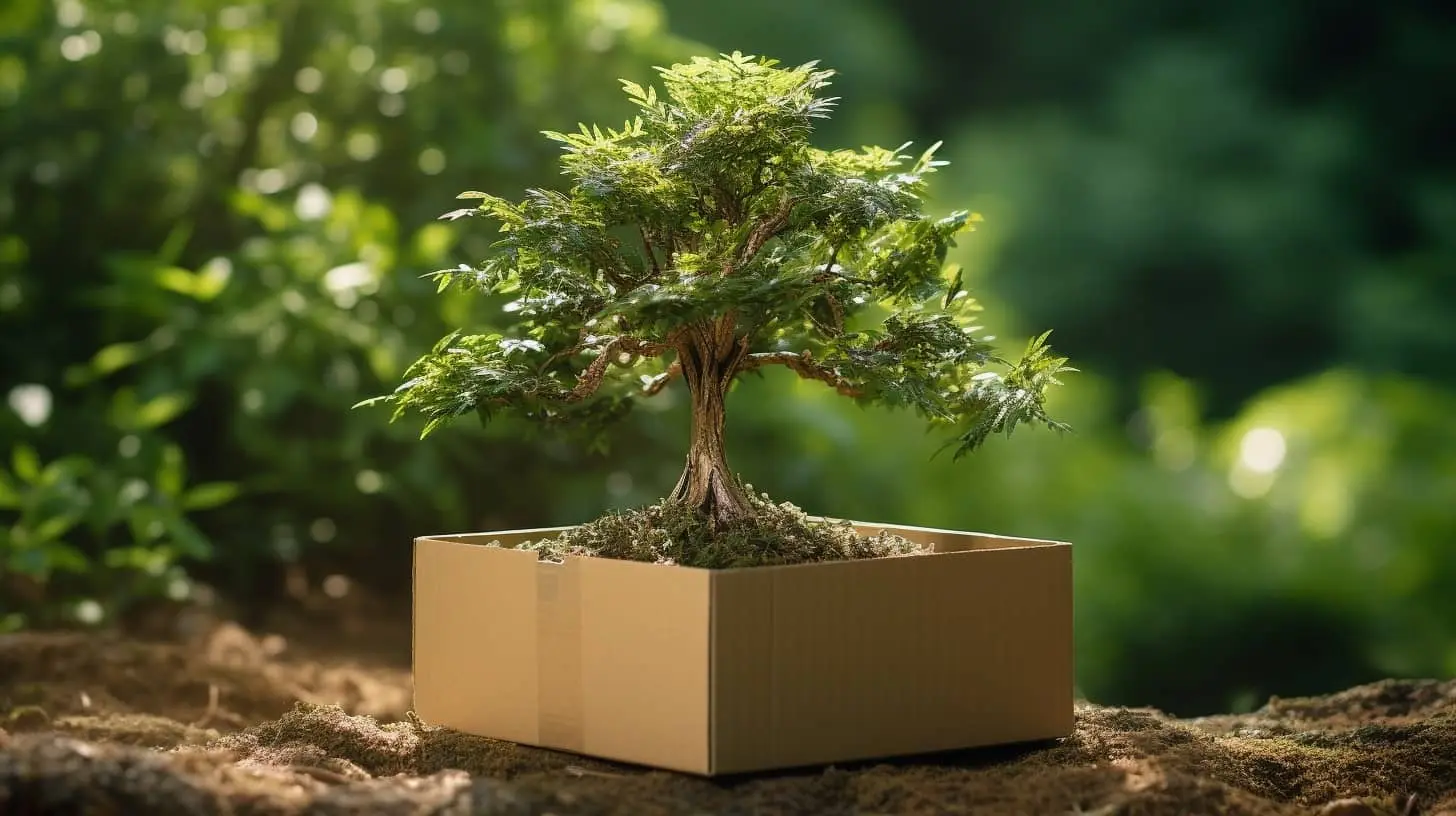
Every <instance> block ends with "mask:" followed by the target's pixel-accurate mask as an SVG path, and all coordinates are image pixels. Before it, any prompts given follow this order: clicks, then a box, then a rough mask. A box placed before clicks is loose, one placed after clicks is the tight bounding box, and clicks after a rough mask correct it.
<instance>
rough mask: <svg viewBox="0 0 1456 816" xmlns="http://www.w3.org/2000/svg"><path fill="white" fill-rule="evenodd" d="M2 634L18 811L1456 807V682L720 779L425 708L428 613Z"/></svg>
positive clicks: (1090, 716)
mask: <svg viewBox="0 0 1456 816" xmlns="http://www.w3.org/2000/svg"><path fill="white" fill-rule="evenodd" d="M392 620H393V628H392V629H391V628H390V626H382V627H381V626H379V625H371V626H369V627H364V628H360V627H348V626H340V625H337V624H336V623H330V622H328V621H320V620H318V619H313V620H308V619H303V618H299V619H295V620H293V621H291V622H280V623H279V624H278V626H277V627H275V631H258V632H250V631H245V630H243V629H242V628H240V627H238V626H237V625H235V624H231V623H227V622H219V621H215V620H202V621H198V620H193V621H191V622H190V623H187V625H185V626H168V627H164V628H165V629H166V631H164V632H152V633H151V634H150V635H139V634H136V633H133V634H130V635H128V636H126V637H123V636H120V635H117V634H95V633H21V634H15V635H7V636H0V813H5V814H14V815H15V816H21V815H22V814H42V813H45V814H52V813H54V814H67V813H75V814H127V813H177V814H301V813H310V814H312V813H317V814H334V813H337V814H346V813H372V814H462V815H463V814H512V816H525V814H548V813H549V814H557V815H558V816H569V815H570V814H634V815H637V816H653V814H707V813H722V814H743V815H744V816H748V814H1016V815H1017V816H1027V815H1028V814H1032V815H1035V814H1102V816H1112V814H1129V815H1131V814H1203V813H1208V814H1326V816H1368V814H1389V815H1391V816H1394V815H1395V814H1407V815H1413V814H1421V816H1433V815H1434V814H1442V815H1443V816H1456V681H1451V682H1444V683H1442V682H1434V681H1388V682H1384V683H1378V684H1374V685H1369V686H1362V687H1358V688H1354V689H1350V690H1348V691H1345V692H1342V693H1339V694H1335V695H1331V696H1327V697H1319V698H1308V699H1284V700H1281V699H1274V700H1271V701H1269V703H1268V704H1267V705H1265V706H1264V707H1263V708H1262V709H1260V710H1258V711H1256V712H1254V713H1252V714H1248V715H1242V716H1220V717H1206V718H1201V719H1196V720H1177V719H1173V718H1170V717H1167V716H1164V715H1163V714H1161V713H1159V712H1157V711H1153V710H1146V709H1125V708H1108V707H1102V706H1097V705H1091V704H1085V703H1083V704H1079V706H1078V712H1077V731H1076V734H1075V735H1074V736H1072V737H1071V738H1069V739H1066V740H1062V741H1060V742H1057V743H1053V744H1049V745H1041V746H1032V747H1025V746H1022V747H1014V748H998V749H989V750H976V751H967V752H962V753H957V754H951V755H939V756H935V757H931V758H924V757H922V758H917V759H911V760H897V761H894V762H881V763H865V764H861V765H855V766H843V767H832V768H817V769H809V770H796V771H791V772H783V773H772V774H757V775H753V776H748V777H739V778H731V779H719V780H704V779H698V778H693V777H688V776H681V775H677V774H671V773H665V772H660V771H652V770H644V769H641V768H632V767H625V766H620V765H613V764H609V763H604V762H598V761H594V760H590V759H586V758H583V757H578V756H571V755H565V754H559V753H555V752H551V751H543V750H537V749H531V748H525V747H520V746H516V745H512V744H507V743H499V742H494V741H491V740H485V739H478V738H475V737H470V736H466V735H462V734H459V733H455V732H452V731H449V730H447V729H442V728H437V727H434V726H431V725H430V724H428V723H422V722H419V721H418V720H417V719H415V718H414V717H412V716H411V714H410V712H409V710H408V708H409V701H410V696H409V694H410V677H409V671H408V662H407V661H408V654H409V644H408V630H407V628H406V627H407V623H405V624H404V625H400V622H399V620H398V619H397V617H396V618H395V619H392Z"/></svg>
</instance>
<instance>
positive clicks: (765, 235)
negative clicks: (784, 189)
mask: <svg viewBox="0 0 1456 816" xmlns="http://www.w3.org/2000/svg"><path fill="white" fill-rule="evenodd" d="M793 211H794V199H793V198H791V197H789V196H784V200H783V201H781V202H779V208H778V209H777V210H775V211H774V213H773V215H770V216H768V217H767V218H765V219H763V220H762V221H760V222H758V223H757V224H755V225H754V227H753V231H752V232H750V233H748V239H747V240H746V241H744V242H743V249H742V250H740V251H739V253H738V258H737V259H736V260H735V261H734V263H733V266H732V267H731V268H729V269H728V270H726V272H725V274H732V272H733V270H735V269H741V268H743V267H744V266H746V265H747V264H748V262H749V261H751V260H753V257H754V256H755V255H757V254H758V251H759V250H760V249H763V245H764V244H766V243H768V242H769V241H771V240H773V237H774V236H775V235H778V234H779V232H780V231H781V230H783V228H784V227H785V226H786V225H787V224H788V223H789V215H790V214H791V213H793Z"/></svg>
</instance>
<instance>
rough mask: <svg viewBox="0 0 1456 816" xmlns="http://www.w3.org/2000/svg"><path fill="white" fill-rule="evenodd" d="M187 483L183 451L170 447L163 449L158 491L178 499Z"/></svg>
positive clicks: (158, 476)
mask: <svg viewBox="0 0 1456 816" xmlns="http://www.w3.org/2000/svg"><path fill="white" fill-rule="evenodd" d="M186 483H187V463H186V461H185V459H184V458H183V455H182V449H181V448H179V447H177V446H176V445H168V446H166V447H165V448H163V449H162V462H161V466H160V467H159V468H158V469H157V484H156V488H157V491H158V492H160V493H161V494H162V495H163V496H167V497H169V498H177V497H178V496H179V495H181V493H182V487H183V486H184V485H185V484H186Z"/></svg>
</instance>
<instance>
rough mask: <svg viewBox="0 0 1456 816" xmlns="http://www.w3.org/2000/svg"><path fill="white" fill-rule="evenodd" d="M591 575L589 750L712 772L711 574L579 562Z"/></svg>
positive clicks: (585, 646) (585, 624) (586, 627)
mask: <svg viewBox="0 0 1456 816" xmlns="http://www.w3.org/2000/svg"><path fill="white" fill-rule="evenodd" d="M572 562H574V563H575V566H577V567H578V568H579V569H580V570H581V572H582V584H581V586H582V598H581V610H582V641H581V647H582V658H581V662H582V688H583V691H584V697H583V705H582V710H583V712H584V713H585V723H586V727H585V732H584V733H585V737H586V738H585V740H584V741H583V744H582V749H581V750H582V751H583V753H587V754H591V755H593V756H599V757H605V758H607V759H621V760H625V761H628V762H638V763H642V764H645V765H655V766H657V767H660V768H670V769H673V770H682V771H690V772H695V773H706V772H708V771H709V770H710V768H711V766H710V765H709V756H708V746H709V742H708V738H709V734H708V693H709V692H708V671H709V663H708V659H709V653H708V638H709V627H708V607H709V604H708V601H709V594H708V579H709V576H710V575H711V573H710V572H708V571H707V570H696V569H671V568H668V569H663V568H661V567H658V566H657V565H654V564H642V563H633V562H629V561H615V560H610V559H606V558H572V559H568V563H572Z"/></svg>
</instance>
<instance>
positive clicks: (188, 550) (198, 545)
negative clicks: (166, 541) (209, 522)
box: [166, 516, 213, 559]
mask: <svg viewBox="0 0 1456 816" xmlns="http://www.w3.org/2000/svg"><path fill="white" fill-rule="evenodd" d="M166 525H167V533H168V535H169V536H170V537H171V539H172V544H174V545H175V546H176V547H177V551H178V552H179V553H181V554H183V555H186V556H190V557H192V558H198V559H206V558H211V557H212V553H213V547H212V542H211V541H208V540H207V538H206V537H205V536H204V535H202V533H200V532H198V530H197V528H196V527H193V526H192V524H191V523H190V522H188V521H187V520H186V519H184V518H182V517H180V516H173V517H172V518H169V519H168V520H167V521H166Z"/></svg>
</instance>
